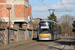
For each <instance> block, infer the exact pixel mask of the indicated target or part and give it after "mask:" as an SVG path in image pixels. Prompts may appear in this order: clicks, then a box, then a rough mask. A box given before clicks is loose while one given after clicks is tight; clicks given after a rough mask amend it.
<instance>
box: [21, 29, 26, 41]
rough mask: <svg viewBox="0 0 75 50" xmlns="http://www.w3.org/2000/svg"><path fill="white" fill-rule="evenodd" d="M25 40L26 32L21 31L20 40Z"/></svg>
mask: <svg viewBox="0 0 75 50" xmlns="http://www.w3.org/2000/svg"><path fill="white" fill-rule="evenodd" d="M24 38H25V31H22V30H20V39H21V40H22V39H24Z"/></svg>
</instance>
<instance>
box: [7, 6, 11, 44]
mask: <svg viewBox="0 0 75 50" xmlns="http://www.w3.org/2000/svg"><path fill="white" fill-rule="evenodd" d="M7 9H8V10H9V30H8V44H10V9H11V7H7Z"/></svg>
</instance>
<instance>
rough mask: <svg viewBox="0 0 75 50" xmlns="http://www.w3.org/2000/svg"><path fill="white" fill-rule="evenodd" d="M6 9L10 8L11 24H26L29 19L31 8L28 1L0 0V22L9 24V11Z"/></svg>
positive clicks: (30, 17)
mask: <svg viewBox="0 0 75 50" xmlns="http://www.w3.org/2000/svg"><path fill="white" fill-rule="evenodd" d="M7 7H11V8H12V9H11V10H10V21H11V27H13V24H16V23H19V24H20V26H22V24H27V23H28V22H29V21H30V20H31V19H32V15H31V6H30V5H29V0H0V21H1V22H6V23H7V25H8V24H9V23H8V22H9V11H8V10H7Z"/></svg>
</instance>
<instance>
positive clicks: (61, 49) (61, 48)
mask: <svg viewBox="0 0 75 50" xmlns="http://www.w3.org/2000/svg"><path fill="white" fill-rule="evenodd" d="M56 44H57V43H54V44H51V45H49V46H48V47H46V48H45V49H44V50H47V49H48V48H51V47H52V48H58V49H60V50H63V49H64V47H65V45H63V46H54V45H56Z"/></svg>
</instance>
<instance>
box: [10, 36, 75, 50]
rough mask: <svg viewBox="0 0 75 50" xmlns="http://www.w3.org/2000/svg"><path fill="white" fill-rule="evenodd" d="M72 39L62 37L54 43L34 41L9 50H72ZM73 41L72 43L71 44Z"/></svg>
mask: <svg viewBox="0 0 75 50" xmlns="http://www.w3.org/2000/svg"><path fill="white" fill-rule="evenodd" d="M74 39H75V38H74V37H62V38H61V39H60V40H56V41H36V40H34V41H33V42H31V43H27V44H23V45H20V46H16V47H13V48H11V49H9V50H62V49H63V50H66V49H72V50H73V49H74V48H75V47H74V45H75V44H74V42H75V41H74ZM73 41H74V42H73Z"/></svg>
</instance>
